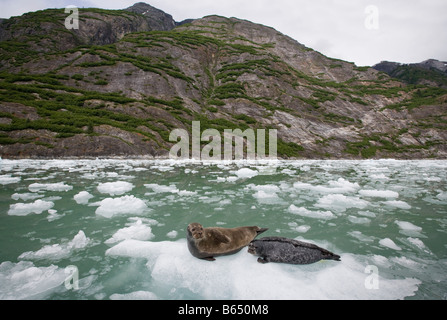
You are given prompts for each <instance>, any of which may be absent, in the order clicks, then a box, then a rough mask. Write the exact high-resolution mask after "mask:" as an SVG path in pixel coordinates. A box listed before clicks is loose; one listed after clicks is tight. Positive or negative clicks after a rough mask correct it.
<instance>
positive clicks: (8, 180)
mask: <svg viewBox="0 0 447 320" xmlns="http://www.w3.org/2000/svg"><path fill="white" fill-rule="evenodd" d="M20 180H21V178H20V177H11V175H3V176H0V184H2V185H6V184H12V183H17V182H19V181H20Z"/></svg>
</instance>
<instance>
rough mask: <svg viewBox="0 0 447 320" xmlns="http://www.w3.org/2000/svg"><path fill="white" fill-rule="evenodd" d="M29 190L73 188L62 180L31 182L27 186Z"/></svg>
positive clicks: (66, 189)
mask: <svg viewBox="0 0 447 320" xmlns="http://www.w3.org/2000/svg"><path fill="white" fill-rule="evenodd" d="M28 189H29V191H31V192H39V191H65V192H67V191H69V190H71V189H73V187H72V186H69V185H66V184H65V183H64V182H58V183H33V184H30V185H29V187H28Z"/></svg>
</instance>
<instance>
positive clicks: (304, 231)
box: [294, 225, 311, 233]
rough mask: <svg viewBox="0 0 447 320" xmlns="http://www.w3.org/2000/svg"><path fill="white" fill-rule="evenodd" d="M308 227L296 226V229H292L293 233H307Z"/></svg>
mask: <svg viewBox="0 0 447 320" xmlns="http://www.w3.org/2000/svg"><path fill="white" fill-rule="evenodd" d="M310 228H311V227H310V226H308V225H302V226H298V227H296V228H294V229H295V231H296V232H299V233H306V232H307V231H309V230H310Z"/></svg>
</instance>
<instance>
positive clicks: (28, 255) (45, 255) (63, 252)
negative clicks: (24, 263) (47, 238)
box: [19, 230, 91, 261]
mask: <svg viewBox="0 0 447 320" xmlns="http://www.w3.org/2000/svg"><path fill="white" fill-rule="evenodd" d="M90 242H91V240H90V239H89V238H87V237H86V235H85V233H84V232H83V231H82V230H81V231H79V232H78V233H77V234H76V235H75V236H74V238H73V239H72V240H71V241H69V242H67V243H60V244H59V243H58V244H53V245H46V246H44V247H42V248H41V249H39V250H37V251H27V252H24V253H22V254H21V255H20V256H19V259H20V260H51V261H59V260H62V259H65V258H68V257H69V256H70V255H71V254H72V253H73V252H74V251H75V250H79V249H83V248H85V247H87V246H88V244H89V243H90Z"/></svg>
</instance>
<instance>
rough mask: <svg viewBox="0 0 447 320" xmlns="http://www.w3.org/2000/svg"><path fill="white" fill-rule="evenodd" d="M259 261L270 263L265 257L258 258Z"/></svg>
mask: <svg viewBox="0 0 447 320" xmlns="http://www.w3.org/2000/svg"><path fill="white" fill-rule="evenodd" d="M258 262H259V263H261V264H266V263H268V261H267V260H266V259H264V258H258Z"/></svg>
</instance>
